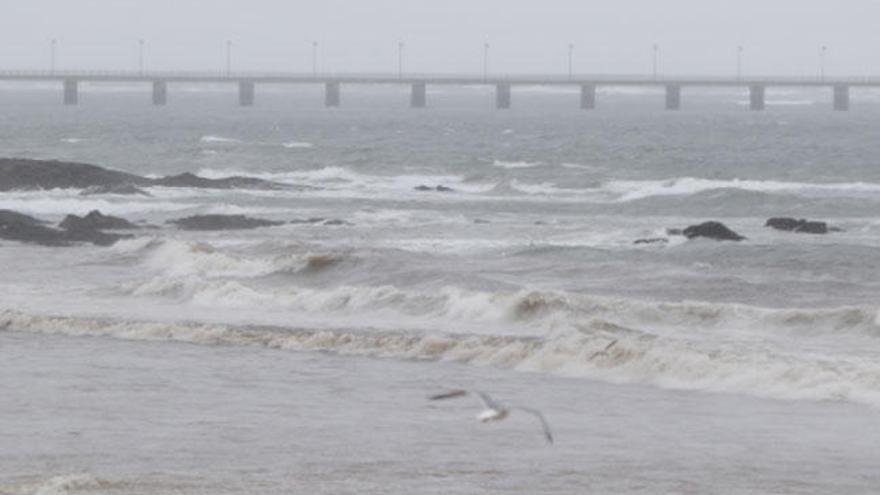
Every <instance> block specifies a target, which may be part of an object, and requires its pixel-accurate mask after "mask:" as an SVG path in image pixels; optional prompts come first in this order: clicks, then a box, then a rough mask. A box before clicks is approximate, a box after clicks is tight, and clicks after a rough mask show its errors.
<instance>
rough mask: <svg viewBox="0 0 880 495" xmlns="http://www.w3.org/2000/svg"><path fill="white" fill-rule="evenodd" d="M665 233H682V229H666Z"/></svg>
mask: <svg viewBox="0 0 880 495" xmlns="http://www.w3.org/2000/svg"><path fill="white" fill-rule="evenodd" d="M666 235H684V232H683V231H682V229H666Z"/></svg>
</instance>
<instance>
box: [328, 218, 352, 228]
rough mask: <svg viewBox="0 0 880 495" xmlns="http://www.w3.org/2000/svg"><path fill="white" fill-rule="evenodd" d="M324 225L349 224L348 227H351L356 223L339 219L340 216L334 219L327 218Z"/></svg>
mask: <svg viewBox="0 0 880 495" xmlns="http://www.w3.org/2000/svg"><path fill="white" fill-rule="evenodd" d="M324 225H329V226H347V227H350V226H352V225H354V224H352V223H350V222H346V221H345V220H340V219H338V218H334V219H332V220H327V221H326V222H324Z"/></svg>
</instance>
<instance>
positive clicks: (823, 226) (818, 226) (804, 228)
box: [764, 217, 839, 234]
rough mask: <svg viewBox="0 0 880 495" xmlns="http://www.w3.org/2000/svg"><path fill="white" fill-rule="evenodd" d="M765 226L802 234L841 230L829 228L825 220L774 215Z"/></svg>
mask: <svg viewBox="0 0 880 495" xmlns="http://www.w3.org/2000/svg"><path fill="white" fill-rule="evenodd" d="M764 226H765V227H771V228H774V229H776V230H783V231H786V232H797V233H801V234H827V233H828V232H831V231H835V230H839V229H834V228H829V227H828V224H827V223H825V222H817V221H811V220H805V219H803V218H801V219H795V218H791V217H774V218H770V219H768V220H767V223H765V224H764Z"/></svg>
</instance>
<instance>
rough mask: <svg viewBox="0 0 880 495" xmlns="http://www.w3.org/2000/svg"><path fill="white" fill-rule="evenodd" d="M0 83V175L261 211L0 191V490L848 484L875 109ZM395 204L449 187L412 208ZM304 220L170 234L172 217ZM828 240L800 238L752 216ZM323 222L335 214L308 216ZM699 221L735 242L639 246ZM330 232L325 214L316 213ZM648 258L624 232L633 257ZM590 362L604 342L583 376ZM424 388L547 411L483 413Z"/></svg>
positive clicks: (876, 391) (793, 102) (864, 464)
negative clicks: (47, 238) (39, 241)
mask: <svg viewBox="0 0 880 495" xmlns="http://www.w3.org/2000/svg"><path fill="white" fill-rule="evenodd" d="M233 89H234V88H233V87H232V86H229V87H226V86H217V87H204V86H180V87H174V86H172V87H171V89H170V96H169V105H168V106H167V107H165V108H154V107H151V106H150V105H149V101H148V98H149V93H148V89H147V88H137V87H133V86H124V85H120V86H115V85H84V86H83V88H82V89H81V93H82V94H81V95H80V101H81V105H79V106H77V107H74V108H65V107H62V106H61V105H60V104H59V102H58V99H59V94H58V90H57V88H54V87H52V88H44V89H34V88H33V87H29V88H22V87H21V86H20V85H13V84H6V85H3V86H2V87H0V108H3V111H2V112H0V156H3V157H27V158H39V159H60V160H66V161H82V162H87V163H94V164H97V165H101V166H104V167H108V168H114V169H118V170H124V171H129V172H134V173H138V174H142V175H167V174H174V173H180V172H184V171H192V172H198V173H199V174H200V175H204V176H208V177H222V176H227V175H233V174H236V175H247V176H254V177H260V178H265V179H271V180H274V181H278V182H282V183H285V184H291V185H295V186H299V187H297V188H295V189H292V190H284V191H246V190H235V191H206V190H197V189H171V188H160V187H152V188H149V189H148V191H149V193H150V194H151V195H152V196H151V197H128V196H117V195H109V196H80V195H79V191H76V190H51V191H38V192H11V193H2V194H0V209H12V210H16V211H20V212H23V213H27V214H30V215H34V216H37V217H40V218H43V219H46V220H50V221H53V222H57V221H59V220H61V219H62V218H63V217H64V215H66V214H70V213H75V214H85V213H87V212H89V211H91V210H93V209H99V210H101V211H102V212H103V213H106V214H113V215H118V216H123V217H125V218H128V219H130V220H145V221H147V222H149V223H151V224H154V225H157V226H160V228H159V229H156V230H150V231H145V232H141V233H139V234H138V235H137V237H136V238H135V239H132V240H125V241H121V242H119V243H117V244H116V245H114V246H112V247H110V248H96V247H93V246H81V247H74V248H67V249H64V250H59V249H57V248H46V247H35V246H29V245H21V244H16V243H12V242H3V243H2V244H0V260H2V263H3V267H4V269H3V270H2V273H0V377H2V379H0V468H2V469H0V493H2V494H5V493H68V492H69V493H107V492H111V493H254V492H257V491H258V492H263V493H281V492H309V493H355V492H358V493H370V492H379V491H381V492H383V493H401V494H403V493H440V492H442V493H500V492H506V491H513V492H523V493H538V492H540V493H585V492H587V493H589V492H594V493H816V494H819V493H872V492H873V491H875V490H876V487H877V486H878V485H880V475H878V474H877V471H876V466H877V463H878V461H880V454H878V451H877V449H876V442H875V441H874V438H873V437H872V436H871V434H870V432H871V431H873V430H874V428H873V425H874V424H875V423H876V420H877V418H878V414H880V365H878V364H877V363H878V357H880V356H878V345H877V344H878V338H880V321H878V303H877V301H878V296H880V283H878V280H880V254H878V253H880V251H878V247H880V223H878V221H877V218H876V215H877V213H876V212H877V211H878V207H880V169H878V168H877V166H876V162H877V158H876V157H878V156H880V141H878V140H877V139H876V136H877V135H878V132H880V119H878V117H880V93H876V92H872V91H867V90H853V108H852V111H850V112H847V113H834V112H832V111H831V109H830V106H831V104H830V94H828V92H827V91H822V90H816V91H812V90H804V91H801V90H781V89H771V90H769V91H768V96H767V100H768V101H767V103H768V109H767V110H766V111H765V112H749V111H748V94H747V93H746V92H744V91H739V90H711V91H710V90H704V91H700V90H685V92H684V96H683V109H682V111H680V112H666V111H664V110H662V104H663V95H662V94H661V93H660V92H657V91H651V90H647V91H641V90H633V89H614V88H608V89H600V93H599V109H597V110H596V111H593V112H583V111H581V110H579V109H578V108H577V104H578V97H579V95H578V93H577V92H575V91H572V90H565V89H562V90H559V89H543V88H514V95H513V105H514V108H513V109H511V110H510V111H504V112H499V111H495V110H494V109H493V108H492V104H493V97H494V95H493V93H491V92H490V91H488V90H484V89H473V88H429V95H428V98H429V108H427V109H424V110H410V109H408V108H406V104H407V101H408V93H407V92H406V89H407V88H403V87H401V88H385V87H382V88H355V87H351V88H349V87H345V86H344V87H343V106H342V108H339V109H331V110H328V109H324V108H322V107H321V104H322V96H323V95H322V93H321V91H320V90H321V88H319V87H315V88H307V87H303V88H293V89H292V88H277V87H271V86H267V87H263V86H259V87H258V89H257V104H256V106H255V107H253V108H239V107H237V106H235V103H236V99H235V98H236V94H235V93H234V91H233ZM420 185H426V186H430V187H432V188H433V187H436V186H438V185H442V186H446V187H449V188H452V189H453V190H454V191H453V192H437V191H417V190H416V189H415V188H416V187H417V186H420ZM206 213H222V214H247V215H249V216H254V217H261V218H268V219H276V220H285V221H293V220H307V219H314V218H321V219H325V220H324V221H318V222H311V223H309V222H301V223H290V224H286V225H283V226H279V227H271V228H263V229H258V230H254V231H230V232H210V233H204V232H183V231H179V230H176V229H175V228H173V227H172V226H169V225H167V224H165V222H166V221H167V220H170V219H175V218H180V217H184V216H188V215H193V214H206ZM772 216H793V217H797V218H810V219H818V220H824V221H828V222H829V223H830V224H831V225H833V226H836V227H840V228H841V229H842V232H835V233H831V234H828V235H824V236H811V235H806V234H793V233H786V232H779V231H774V230H771V229H767V228H765V227H764V222H765V221H766V219H767V218H769V217H772ZM326 220H341V221H342V222H327V221H326ZM705 220H719V221H722V222H724V223H725V224H726V225H728V226H730V227H731V228H733V229H734V230H736V231H737V232H739V233H741V234H743V235H745V236H746V237H747V238H748V239H747V240H746V241H744V242H741V243H719V242H715V241H709V240H691V241H687V240H685V239H684V238H683V237H681V236H669V235H667V229H668V228H683V227H686V226H688V225H692V224H695V223H699V222H702V221H705ZM335 224H338V225H335ZM646 238H664V239H667V240H668V242H665V243H653V244H634V241H636V240H637V239H646ZM612 342H616V343H615V344H614V345H613V346H612V347H611V348H610V350H609V352H607V353H605V354H599V355H597V353H599V352H600V351H602V349H605V348H606V347H607V346H608V345H609V344H610V343H612ZM447 387H463V388H472V389H483V390H487V391H490V392H492V393H493V395H496V396H498V398H499V399H502V400H509V401H511V402H513V403H522V404H524V405H529V406H532V407H536V408H539V409H541V410H542V411H543V412H544V414H545V415H546V416H547V418H548V420H549V421H550V423H551V424H552V425H553V428H554V430H555V433H556V437H557V438H558V441H557V443H556V445H554V446H552V447H550V446H547V445H546V444H545V443H544V442H543V439H542V437H541V434H540V429H539V427H538V425H537V424H535V423H534V422H533V421H532V418H529V417H528V416H526V417H516V416H514V417H512V418H511V419H510V420H508V421H506V422H504V423H499V424H490V425H483V424H478V423H476V422H475V421H474V420H473V416H474V415H475V414H476V412H477V410H476V408H475V407H474V406H475V405H473V404H470V403H469V402H467V401H462V402H461V403H448V404H447V403H443V404H439V405H438V404H434V403H428V402H427V401H426V400H425V397H426V396H427V395H428V394H430V393H433V392H436V391H438V390H443V389H445V388H447Z"/></svg>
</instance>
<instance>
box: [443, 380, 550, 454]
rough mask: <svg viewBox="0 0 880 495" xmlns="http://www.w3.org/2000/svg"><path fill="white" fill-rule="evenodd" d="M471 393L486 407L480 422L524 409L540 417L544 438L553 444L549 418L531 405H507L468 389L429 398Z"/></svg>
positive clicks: (503, 416)
mask: <svg viewBox="0 0 880 495" xmlns="http://www.w3.org/2000/svg"><path fill="white" fill-rule="evenodd" d="M469 394H473V395H476V396H477V398H479V399H480V401H481V402H482V403H483V406H484V407H485V409H483V410H482V411H481V412H480V414H478V415H477V419H478V420H480V422H483V423H488V422H489V421H502V420H504V419H505V418H507V417H508V416H510V413H511V412H512V411H522V412H525V413H529V414H531V415H532V416H535V417H536V418H538V420H539V421H540V422H541V428H543V430H544V438H546V439H547V442H548V443H551V444H552V443H553V433H552V432H551V431H550V425H549V424H548V423H547V419H546V418H544V415H543V414H541V411H538V410H537V409H532V408H530V407H519V406H506V405H504V404H501V403H500V402H498V401H496V400H495V399H493V398H492V397H490V396H489V394H487V393H485V392H470V391H467V390H450V391H449V392H443V393H442V394H436V395H432V396H430V397H428V399H430V400H445V399H456V398H458V397H464V396H466V395H469Z"/></svg>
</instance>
